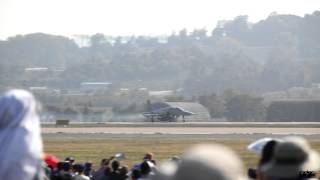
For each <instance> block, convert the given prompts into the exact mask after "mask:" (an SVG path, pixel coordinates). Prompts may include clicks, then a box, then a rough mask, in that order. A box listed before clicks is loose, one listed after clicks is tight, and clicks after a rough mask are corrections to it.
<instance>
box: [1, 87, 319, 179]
mask: <svg viewBox="0 0 320 180" xmlns="http://www.w3.org/2000/svg"><path fill="white" fill-rule="evenodd" d="M38 110H39V106H38V103H37V102H36V100H35V98H34V97H33V95H32V94H31V93H29V92H27V91H24V90H11V91H9V92H7V93H6V94H5V95H4V96H2V97H1V98H0V145H1V146H0V179H4V180H49V179H50V180H131V179H132V180H149V179H150V180H243V179H259V180H301V179H316V178H319V177H317V176H318V174H317V172H318V171H319V170H320V157H319V153H318V152H316V151H315V150H314V149H312V147H311V146H310V145H309V143H308V142H307V141H306V140H305V139H303V138H301V137H293V136H291V137H290V136H289V137H284V138H281V139H271V138H269V139H267V140H266V139H264V141H257V142H253V144H251V145H249V146H248V150H250V151H253V152H255V153H257V154H259V156H260V160H259V163H258V166H257V167H256V168H249V169H248V171H247V173H245V170H244V167H243V164H242V160H241V159H240V158H239V156H238V155H237V154H236V153H235V152H234V151H232V150H231V149H229V148H228V147H225V146H222V145H219V144H210V145H209V144H204V145H197V146H194V147H192V148H191V149H189V150H187V151H186V152H185V153H184V154H183V155H182V156H181V157H179V156H173V157H172V158H171V159H170V160H168V161H167V162H162V163H159V162H157V161H156V160H155V159H154V155H153V154H152V153H146V155H145V156H144V157H143V158H142V160H141V162H137V164H136V165H134V166H133V167H130V168H129V167H128V166H126V165H124V164H122V159H123V158H124V154H121V153H119V154H115V155H113V156H111V157H109V158H104V159H102V160H101V163H100V166H99V167H98V168H96V169H93V164H92V163H89V162H87V163H80V162H78V161H77V160H76V159H75V158H73V157H67V158H65V159H64V160H59V159H58V158H57V157H55V156H54V155H48V154H46V155H44V152H43V144H42V138H41V134H40V123H39V117H38Z"/></svg>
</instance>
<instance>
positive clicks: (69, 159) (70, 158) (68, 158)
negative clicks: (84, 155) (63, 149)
mask: <svg viewBox="0 0 320 180" xmlns="http://www.w3.org/2000/svg"><path fill="white" fill-rule="evenodd" d="M65 161H68V162H69V163H70V164H71V165H73V164H74V163H75V159H74V157H72V156H69V157H66V159H65Z"/></svg>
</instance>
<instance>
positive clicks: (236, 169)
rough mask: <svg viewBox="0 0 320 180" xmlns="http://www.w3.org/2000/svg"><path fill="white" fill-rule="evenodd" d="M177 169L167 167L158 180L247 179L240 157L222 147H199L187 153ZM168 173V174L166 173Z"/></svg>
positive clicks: (159, 174)
mask: <svg viewBox="0 0 320 180" xmlns="http://www.w3.org/2000/svg"><path fill="white" fill-rule="evenodd" d="M174 164H176V167H174V165H173V164H172V165H173V166H171V168H170V169H168V167H169V166H168V164H167V165H165V166H166V167H165V169H164V171H162V172H161V170H160V172H159V173H158V177H155V178H154V179H157V180H163V179H168V180H213V179H217V180H242V179H246V178H245V174H244V172H243V165H242V162H241V160H240V159H239V157H238V156H237V155H236V154H235V153H234V152H233V151H231V150H230V149H229V148H227V147H225V146H221V145H198V146H195V147H194V148H192V149H190V150H189V151H188V152H187V153H185V154H184V155H183V156H182V158H181V161H180V162H179V164H177V163H174ZM165 171H166V172H165Z"/></svg>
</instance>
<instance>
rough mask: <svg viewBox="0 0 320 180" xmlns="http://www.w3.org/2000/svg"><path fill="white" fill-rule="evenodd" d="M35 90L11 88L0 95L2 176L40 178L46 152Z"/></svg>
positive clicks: (23, 179)
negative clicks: (34, 95)
mask: <svg viewBox="0 0 320 180" xmlns="http://www.w3.org/2000/svg"><path fill="white" fill-rule="evenodd" d="M36 108H37V104H36V101H35V99H34V97H33V95H32V94H30V93H29V92H27V91H24V90H11V91H9V92H7V93H6V94H5V95H4V96H2V97H1V98H0V179H8V180H34V179H41V178H42V177H41V176H42V175H41V174H42V173H40V172H42V167H41V160H40V158H41V156H42V153H43V149H42V139H41V135H40V124H39V117H38V114H37V112H36Z"/></svg>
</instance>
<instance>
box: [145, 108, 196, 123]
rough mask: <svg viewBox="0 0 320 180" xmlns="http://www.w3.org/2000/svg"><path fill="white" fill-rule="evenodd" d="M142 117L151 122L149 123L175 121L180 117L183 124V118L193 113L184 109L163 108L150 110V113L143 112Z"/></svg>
mask: <svg viewBox="0 0 320 180" xmlns="http://www.w3.org/2000/svg"><path fill="white" fill-rule="evenodd" d="M142 114H143V116H145V117H146V118H148V119H149V120H151V122H154V121H155V120H159V121H168V122H172V121H177V119H178V118H179V117H180V116H182V120H183V122H185V119H184V117H185V116H191V115H194V114H195V113H193V112H190V111H187V110H185V109H182V108H180V107H171V106H170V107H164V108H159V109H155V110H152V111H150V112H144V113H142Z"/></svg>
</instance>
